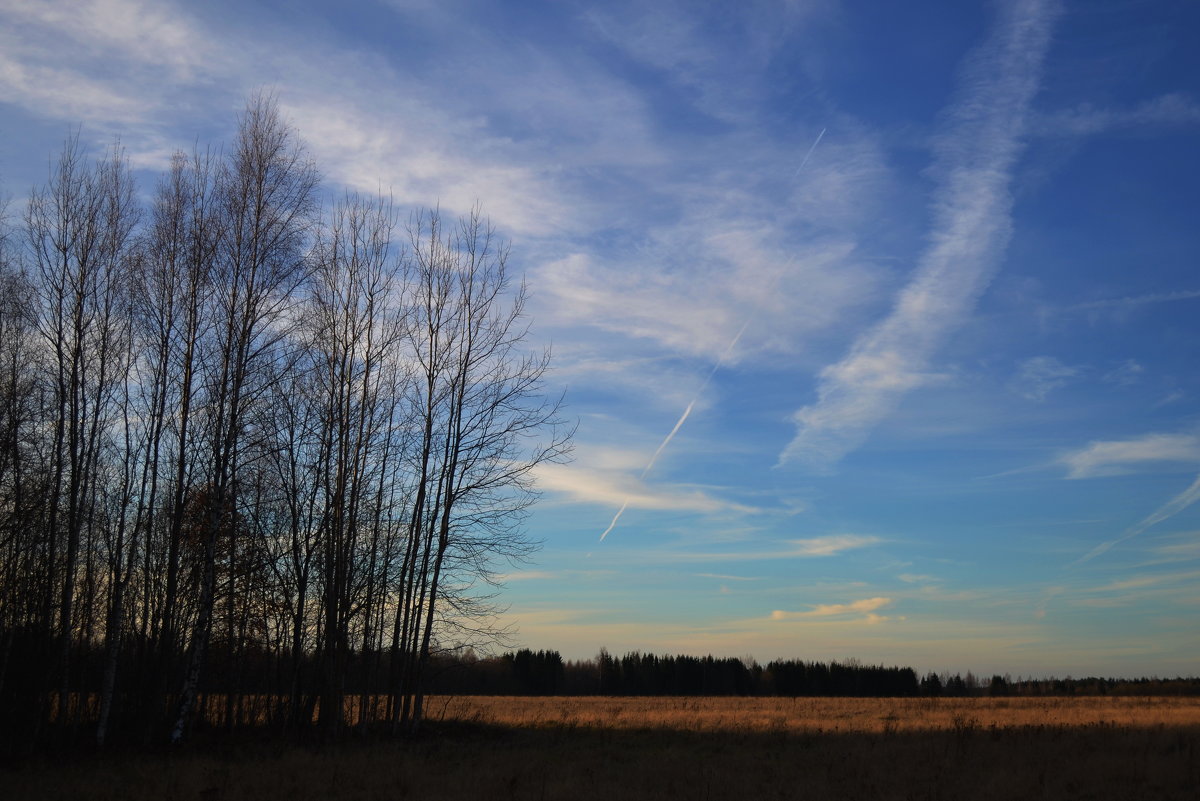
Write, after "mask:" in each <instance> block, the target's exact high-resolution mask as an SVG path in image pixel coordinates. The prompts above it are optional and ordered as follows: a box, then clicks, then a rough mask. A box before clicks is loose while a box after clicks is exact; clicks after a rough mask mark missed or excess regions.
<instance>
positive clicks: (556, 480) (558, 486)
mask: <svg viewBox="0 0 1200 801" xmlns="http://www.w3.org/2000/svg"><path fill="white" fill-rule="evenodd" d="M534 475H535V478H536V480H537V485H538V488H539V489H542V490H545V491H547V492H550V493H553V494H555V495H558V496H561V497H564V498H566V499H567V500H569V501H571V502H574V503H594V504H600V505H604V506H620V505H621V504H626V505H627V506H628V507H629V508H630V509H652V510H667V511H692V512H701V513H714V512H722V511H727V512H738V513H743V514H749V513H754V512H756V511H758V510H757V509H755V508H754V507H752V506H747V505H745V504H740V503H736V502H733V501H727V500H723V499H721V498H718V497H716V496H714V495H712V494H711V493H710V492H707V491H705V490H703V489H696V488H692V487H680V486H676V485H670V484H667V485H664V484H657V485H654V486H651V485H649V484H647V483H645V482H643V481H641V480H640V479H638V478H636V477H634V476H632V475H629V474H628V473H614V472H609V471H604V470H595V469H590V468H584V467H581V466H579V465H577V464H569V465H561V464H542V465H538V467H537V468H536V470H535V471H534Z"/></svg>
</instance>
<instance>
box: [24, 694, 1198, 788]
mask: <svg viewBox="0 0 1200 801" xmlns="http://www.w3.org/2000/svg"><path fill="white" fill-rule="evenodd" d="M428 709H429V714H430V718H431V720H430V732H429V733H427V734H426V735H425V736H423V737H420V738H418V739H415V740H407V741H356V742H348V743H345V744H342V745H339V746H337V747H332V748H330V747H327V748H323V749H313V748H304V747H299V746H285V745H282V744H279V743H272V742H269V741H268V742H255V741H253V740H246V739H242V740H238V741H227V742H216V743H208V744H201V747H200V748H193V749H191V750H188V751H183V752H178V753H169V752H163V753H158V754H124V755H120V754H118V755H107V756H105V757H103V758H101V757H90V758H85V759H79V758H75V759H73V760H64V761H59V762H57V763H55V762H50V761H41V762H38V763H36V764H30V765H26V766H24V767H22V768H18V769H15V770H5V771H0V798H4V799H12V800H13V801H24V800H25V799H29V801H37V800H40V799H63V800H64V801H66V800H67V799H70V801H76V799H97V800H101V799H128V801H142V799H146V800H147V801H148V800H149V799H153V801H170V800H172V799H197V801H240V800H241V799H264V800H269V799H287V801H303V799H330V800H331V801H340V800H341V799H345V800H346V801H350V799H353V800H354V801H372V800H380V801H382V799H444V800H445V801H459V800H460V799H461V800H463V801H465V800H466V799H472V800H473V799H580V800H581V801H590V800H591V799H595V800H596V801H601V800H603V801H626V799H660V798H663V799H671V798H677V799H712V798H722V799H725V798H728V799H751V800H752V801H762V800H763V799H785V798H803V799H826V798H827V799H858V798H861V799H884V800H885V801H887V800H890V799H896V801H900V800H901V799H905V800H908V799H929V800H930V801H933V800H934V799H947V800H949V799H981V800H987V799H1110V798H1111V799H1123V800H1125V799H1129V800H1136V799H1146V800H1147V801H1150V800H1151V799H1154V800H1156V801H1157V800H1158V799H1187V801H1196V799H1197V798H1198V797H1200V792H1198V788H1200V753H1198V752H1200V749H1198V748H1197V745H1198V744H1200V702H1198V701H1197V700H1195V699H1164V698H1088V699H1057V698H1052V699H942V700H937V701H929V700H904V699H797V700H795V701H793V700H791V699H773V698H762V699H758V698H751V699H742V698H443V699H431V704H430V705H429V707H428Z"/></svg>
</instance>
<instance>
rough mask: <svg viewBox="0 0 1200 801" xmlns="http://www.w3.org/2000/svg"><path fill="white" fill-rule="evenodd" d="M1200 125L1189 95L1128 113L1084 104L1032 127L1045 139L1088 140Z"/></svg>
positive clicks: (1164, 97) (1150, 103) (1154, 101)
mask: <svg viewBox="0 0 1200 801" xmlns="http://www.w3.org/2000/svg"><path fill="white" fill-rule="evenodd" d="M1195 125H1200V103H1197V102H1196V100H1195V99H1194V98H1192V97H1190V96H1188V95H1185V94H1180V93H1171V94H1165V95H1162V96H1160V97H1156V98H1154V99H1152V100H1147V101H1146V102H1144V103H1141V104H1140V105H1138V106H1135V107H1133V108H1129V109H1106V108H1097V107H1095V106H1093V105H1091V104H1083V105H1080V106H1077V107H1075V108H1073V109H1070V110H1067V111H1060V112H1057V113H1054V114H1047V115H1043V116H1042V117H1041V118H1039V119H1038V120H1037V122H1036V124H1035V126H1034V127H1035V130H1036V132H1037V133H1039V134H1041V135H1044V136H1091V135H1095V134H1099V133H1104V132H1106V131H1113V130H1126V131H1136V130H1138V129H1141V128H1146V127H1152V128H1156V129H1157V128H1162V127H1164V126H1171V127H1183V126H1195Z"/></svg>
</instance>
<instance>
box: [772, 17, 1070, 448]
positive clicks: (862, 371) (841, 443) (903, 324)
mask: <svg viewBox="0 0 1200 801" xmlns="http://www.w3.org/2000/svg"><path fill="white" fill-rule="evenodd" d="M1003 9H1004V12H1003V13H1004V14H1005V19H1004V21H1003V23H1002V24H1001V25H1000V27H999V29H998V31H997V32H996V34H995V35H994V36H993V37H992V39H991V40H990V41H989V42H988V43H987V44H986V45H985V46H984V47H983V48H981V49H980V50H979V51H978V52H977V53H975V54H974V55H973V56H972V57H971V58H970V59H969V61H968V66H967V68H966V70H965V71H964V74H963V76H962V81H961V88H960V92H961V97H960V99H959V100H958V102H957V103H956V105H955V106H954V107H953V108H952V110H951V118H952V125H951V128H950V131H949V132H948V133H947V134H946V135H945V136H943V137H942V138H941V139H940V140H939V142H938V158H937V161H936V164H935V170H934V173H935V175H936V176H937V177H938V180H939V186H938V189H937V191H936V194H935V197H934V202H933V207H934V208H933V212H934V224H933V231H932V233H931V236H930V239H931V245H930V247H929V248H928V250H927V251H926V252H925V253H924V254H923V256H922V257H921V259H920V262H919V264H918V266H917V270H916V274H915V275H914V277H913V279H912V281H911V282H910V283H909V285H908V286H907V287H905V289H904V290H903V291H902V292H901V293H900V295H899V297H898V298H897V300H896V303H895V307H894V308H893V310H892V312H891V314H890V315H888V317H887V318H886V319H884V320H883V321H882V322H880V323H879V324H878V325H876V326H875V327H874V328H873V329H871V330H870V331H868V332H866V333H864V334H863V335H862V336H860V337H859V339H858V340H857V341H856V342H855V343H854V345H853V346H852V347H851V349H850V352H849V354H847V355H846V357H845V358H844V359H843V360H842V361H840V362H838V363H836V364H833V365H830V366H828V367H826V368H825V369H824V370H823V371H822V372H821V382H820V386H819V388H818V398H817V402H816V403H815V404H813V405H810V406H807V407H804V408H802V409H800V410H799V411H797V412H796V413H795V415H794V420H795V422H796V425H797V427H798V432H797V434H796V437H795V438H794V439H793V440H792V442H791V443H790V444H789V445H788V446H787V447H786V448H784V450H783V452H782V453H781V455H780V462H781V463H783V462H789V461H794V460H804V461H807V462H809V463H813V464H815V465H817V466H821V465H824V464H828V463H829V462H832V461H835V460H837V459H839V458H841V457H842V456H843V455H845V454H846V453H848V452H849V451H851V450H853V449H854V448H856V447H858V446H859V445H860V444H861V443H862V442H863V441H864V440H865V439H866V437H867V435H868V433H869V431H870V429H871V428H872V427H873V426H874V425H875V424H876V423H878V422H879V421H880V420H881V419H882V418H884V417H885V416H886V415H888V414H889V413H890V412H891V410H892V409H893V408H894V407H895V405H896V403H898V402H899V399H900V398H901V397H902V396H903V395H904V394H905V393H907V392H908V391H910V390H911V389H913V388H914V387H916V386H919V385H920V384H921V383H923V381H924V380H926V379H925V376H926V372H927V370H928V363H929V360H930V359H931V358H932V356H933V354H934V353H935V351H936V349H937V348H938V347H939V346H940V345H941V343H942V342H943V341H944V340H945V338H946V337H947V336H948V335H949V334H950V332H951V331H953V330H954V328H955V327H956V326H957V325H958V324H959V323H960V322H961V321H962V319H963V318H964V317H965V316H966V314H967V313H968V312H969V311H970V310H971V308H972V307H973V306H974V304H975V301H976V299H977V298H978V297H979V295H980V294H981V293H982V292H983V290H984V288H985V287H986V286H987V284H988V281H989V280H990V279H991V276H992V273H993V272H994V270H995V269H996V266H997V265H998V263H999V261H1000V257H1001V255H1002V253H1003V251H1004V249H1005V247H1006V245H1007V242H1008V238H1009V230H1010V226H1011V221H1010V216H1011V207H1012V199H1011V197H1010V195H1009V191H1008V187H1009V183H1010V181H1011V172H1012V170H1013V167H1014V165H1015V163H1016V160H1017V157H1018V156H1019V154H1020V151H1021V134H1022V131H1023V126H1024V119H1025V116H1026V114H1027V113H1028V106H1029V103H1030V100H1031V98H1032V97H1033V95H1034V93H1035V92H1036V91H1037V87H1038V81H1039V74H1040V68H1041V61H1042V57H1043V55H1044V53H1045V50H1046V46H1047V42H1048V40H1049V34H1050V28H1051V23H1052V20H1053V17H1054V16H1055V4H1054V3H1049V2H1040V0H1025V1H1024V2H1020V3H1011V4H1006V5H1005V6H1003Z"/></svg>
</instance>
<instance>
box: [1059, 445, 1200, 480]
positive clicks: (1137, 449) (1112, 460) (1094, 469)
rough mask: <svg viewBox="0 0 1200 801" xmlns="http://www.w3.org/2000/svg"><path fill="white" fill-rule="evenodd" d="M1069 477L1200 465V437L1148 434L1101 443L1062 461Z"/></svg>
mask: <svg viewBox="0 0 1200 801" xmlns="http://www.w3.org/2000/svg"><path fill="white" fill-rule="evenodd" d="M1059 462H1060V463H1061V464H1063V465H1065V466H1066V468H1067V478H1073V479H1082V478H1098V477H1103V476H1118V475H1125V474H1128V473H1132V472H1135V471H1136V470H1137V469H1139V468H1145V467H1147V466H1150V465H1157V466H1160V467H1161V466H1162V465H1164V464H1171V463H1183V464H1188V463H1197V462H1200V436H1197V435H1195V434H1146V435H1144V436H1141V437H1135V438H1133V439H1124V440H1101V441H1096V442H1091V443H1088V445H1087V446H1086V447H1084V448H1080V449H1079V450H1075V451H1071V452H1070V453H1067V454H1064V455H1063V456H1061V457H1060V458H1059Z"/></svg>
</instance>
